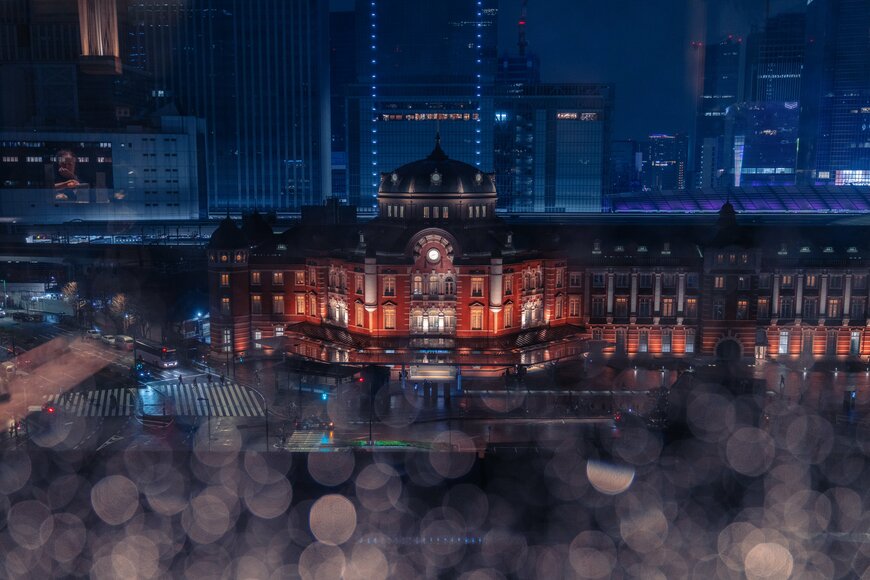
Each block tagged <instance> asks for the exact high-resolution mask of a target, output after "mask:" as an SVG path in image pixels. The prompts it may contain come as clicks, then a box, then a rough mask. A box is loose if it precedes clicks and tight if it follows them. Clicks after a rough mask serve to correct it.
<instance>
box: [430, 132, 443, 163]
mask: <svg viewBox="0 0 870 580" xmlns="http://www.w3.org/2000/svg"><path fill="white" fill-rule="evenodd" d="M426 159H432V160H435V161H444V160H445V159H447V154H446V153H444V150H443V149H441V131H435V149H433V150H432V153H430V154H429V157H427V158H426Z"/></svg>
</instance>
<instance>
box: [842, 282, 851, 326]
mask: <svg viewBox="0 0 870 580" xmlns="http://www.w3.org/2000/svg"><path fill="white" fill-rule="evenodd" d="M851 310H852V274H846V287H845V288H844V289H843V326H846V325H847V324H849V313H850V312H851Z"/></svg>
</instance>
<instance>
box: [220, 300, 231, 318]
mask: <svg viewBox="0 0 870 580" xmlns="http://www.w3.org/2000/svg"><path fill="white" fill-rule="evenodd" d="M229 313H230V299H229V297H228V296H224V297H223V298H221V314H229Z"/></svg>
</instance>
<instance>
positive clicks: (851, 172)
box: [799, 0, 870, 185]
mask: <svg viewBox="0 0 870 580" xmlns="http://www.w3.org/2000/svg"><path fill="white" fill-rule="evenodd" d="M868 30H870V2H867V1H866V0H815V1H814V2H812V3H810V4H808V5H807V41H808V42H807V63H806V67H805V75H806V82H805V83H803V94H802V96H801V131H800V151H799V166H800V171H801V179H802V181H803V182H805V183H833V184H835V185H870V34H868Z"/></svg>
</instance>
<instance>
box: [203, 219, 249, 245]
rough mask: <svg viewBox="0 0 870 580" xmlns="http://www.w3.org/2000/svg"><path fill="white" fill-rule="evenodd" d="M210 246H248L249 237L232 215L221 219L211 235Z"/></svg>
mask: <svg viewBox="0 0 870 580" xmlns="http://www.w3.org/2000/svg"><path fill="white" fill-rule="evenodd" d="M208 247H209V248H212V249H215V250H235V249H238V248H247V247H248V238H247V237H246V236H245V234H244V233H242V230H240V229H239V228H238V227H237V226H236V224H235V222H233V220H232V218H230V216H227V217H225V218H224V219H222V220H221V223H220V225H219V226H218V227H217V229H216V230H215V231H214V233H213V234H212V235H211V238H209V241H208Z"/></svg>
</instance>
